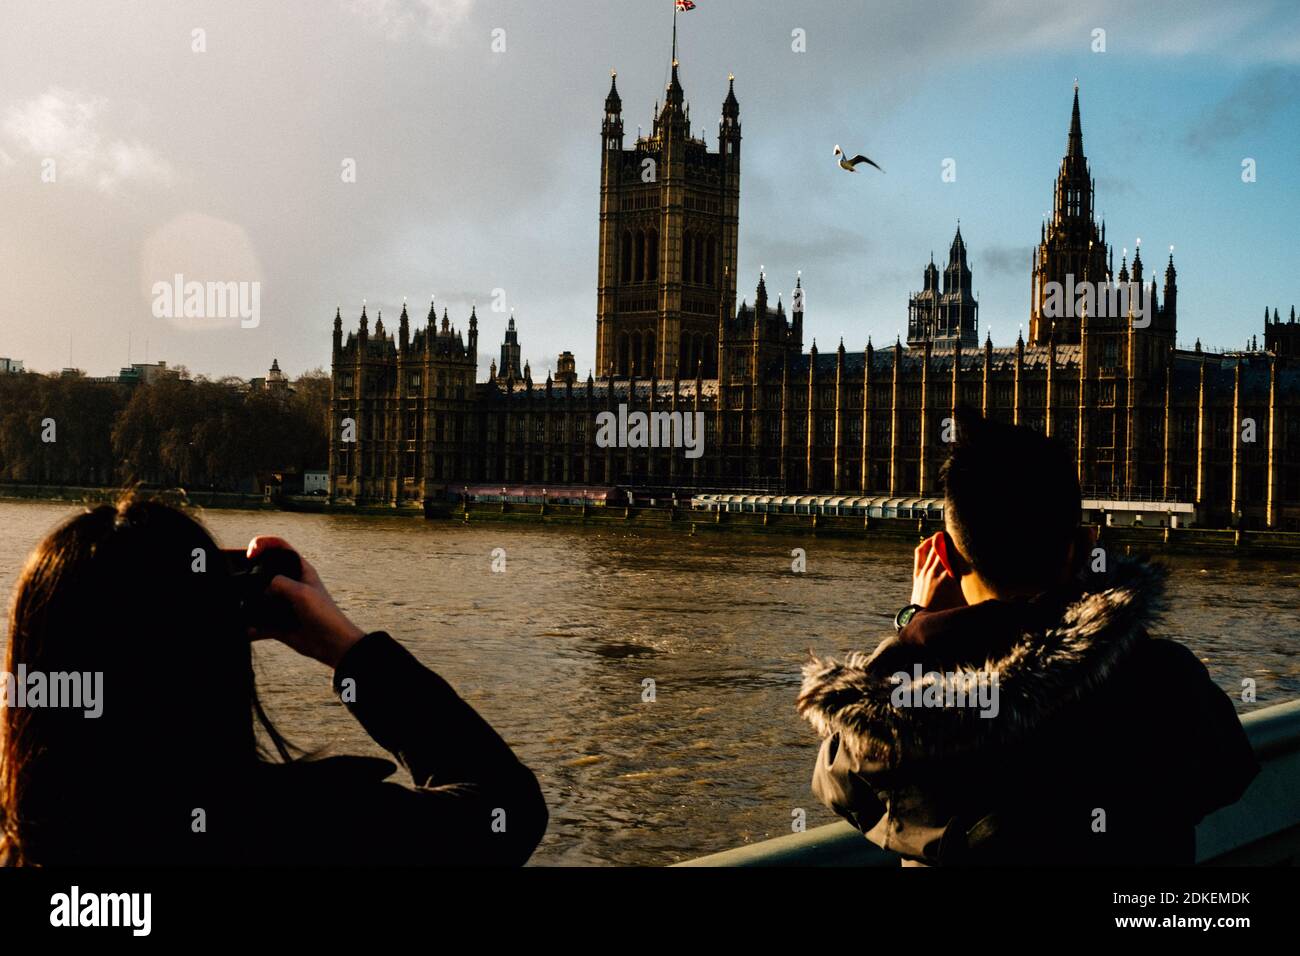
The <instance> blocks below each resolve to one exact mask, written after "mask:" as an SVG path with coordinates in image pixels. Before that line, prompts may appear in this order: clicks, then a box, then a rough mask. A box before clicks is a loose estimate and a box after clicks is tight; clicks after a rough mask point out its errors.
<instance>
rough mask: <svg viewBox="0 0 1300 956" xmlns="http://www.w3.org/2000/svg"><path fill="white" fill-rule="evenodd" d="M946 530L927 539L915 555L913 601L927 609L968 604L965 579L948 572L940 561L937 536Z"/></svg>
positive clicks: (913, 560) (935, 609)
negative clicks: (962, 579) (962, 581)
mask: <svg viewBox="0 0 1300 956" xmlns="http://www.w3.org/2000/svg"><path fill="white" fill-rule="evenodd" d="M940 534H943V532H942V531H940V532H938V533H937V534H933V535H931V536H930V537H928V538H926V539H925V540H924V541H922V542H921V543H920V544H919V545H917V547H916V551H915V553H914V554H913V557H912V602H911V603H913V604H915V605H917V606H918V607H923V608H925V609H926V610H927V611H942V610H946V609H947V608H954V607H961V606H962V605H963V604H965V603H966V599H965V597H964V596H963V595H962V591H961V582H960V581H958V580H957V579H956V578H954V577H953V576H952V575H951V574H949V573H948V570H947V569H946V568H945V567H944V566H943V562H942V561H940V560H939V551H938V549H937V548H935V545H934V542H935V539H936V538H938V537H939V535H940Z"/></svg>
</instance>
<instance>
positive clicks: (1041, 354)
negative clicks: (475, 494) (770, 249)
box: [330, 63, 1300, 528]
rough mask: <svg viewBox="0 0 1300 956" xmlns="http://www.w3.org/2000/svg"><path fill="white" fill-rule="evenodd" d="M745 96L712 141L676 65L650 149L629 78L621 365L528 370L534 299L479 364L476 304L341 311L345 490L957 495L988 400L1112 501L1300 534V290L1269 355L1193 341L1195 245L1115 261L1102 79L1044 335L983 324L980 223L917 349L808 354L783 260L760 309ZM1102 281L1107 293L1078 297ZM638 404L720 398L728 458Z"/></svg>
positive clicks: (934, 273) (1267, 345)
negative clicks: (462, 321) (972, 256)
mask: <svg viewBox="0 0 1300 956" xmlns="http://www.w3.org/2000/svg"><path fill="white" fill-rule="evenodd" d="M739 116H740V108H739V104H738V103H737V101H736V97H735V90H734V84H733V85H732V86H731V87H729V88H728V91H727V98H726V100H725V102H724V103H723V107H722V119H721V122H720V125H719V129H718V150H717V152H710V151H709V148H708V145H707V144H706V143H705V141H704V140H703V139H699V138H696V137H695V136H693V135H692V133H691V128H690V120H689V108H688V107H687V106H686V105H685V99H684V95H683V92H682V87H681V83H680V80H679V77H678V67H677V64H676V63H674V64H673V68H672V79H671V82H670V83H669V86H668V90H667V95H666V99H665V102H664V106H663V108H662V109H661V110H658V111H657V115H656V117H655V121H654V126H653V128H652V132H651V133H650V135H648V136H645V137H639V138H638V139H637V140H636V142H635V143H634V145H633V147H632V148H631V149H625V148H624V146H623V120H622V101H621V99H620V98H619V95H618V91H617V88H616V87H615V86H614V84H612V83H611V86H610V91H609V95H608V97H607V98H606V101H605V111H604V118H603V122H602V127H601V129H602V154H601V183H600V246H599V250H598V255H599V263H600V265H599V273H598V276H599V277H598V285H597V290H596V300H597V307H596V357H597V359H596V360H597V369H596V372H597V375H599V377H598V378H594V377H593V376H592V375H591V374H590V373H589V374H588V375H587V378H586V381H585V382H579V381H578V380H577V375H576V372H575V371H574V370H572V369H571V363H570V362H568V361H566V360H565V359H564V356H563V355H562V356H561V362H560V363H559V365H558V366H557V374H556V377H555V378H551V377H550V376H547V378H546V380H545V382H534V381H533V379H532V375H531V371H530V369H529V366H528V364H527V363H526V362H525V363H524V366H523V368H522V369H520V368H519V367H518V364H519V353H520V349H519V339H518V330H517V328H516V326H515V323H514V320H513V318H512V319H511V322H510V325H509V327H508V329H507V332H506V341H505V342H504V343H503V345H502V350H501V368H500V370H498V369H497V367H496V364H495V363H493V366H492V370H491V374H490V376H489V378H488V380H487V381H486V382H478V381H476V367H477V343H478V331H477V317H476V316H475V315H474V314H473V313H472V312H471V314H470V317H469V330H470V331H469V338H468V342H466V341H465V340H464V339H463V338H462V337H461V336H460V334H458V333H457V332H456V331H455V329H454V327H450V328H449V324H448V318H447V313H446V310H444V311H443V315H442V324H441V331H439V330H438V328H437V326H436V323H435V319H436V315H435V313H434V312H433V310H432V309H431V310H430V313H429V321H428V324H427V326H426V328H424V329H416V330H412V329H411V328H410V324H409V319H408V316H407V313H406V310H405V309H403V311H402V317H401V323H400V327H399V332H398V334H397V335H396V336H392V335H389V334H386V333H385V332H384V329H383V322H382V320H380V321H379V322H377V323H376V325H375V329H374V332H373V334H372V333H371V332H370V331H369V328H368V318H367V315H366V311H365V309H364V308H363V309H362V311H361V317H360V325H359V329H358V330H357V331H356V332H349V333H348V335H347V337H346V339H345V338H344V334H343V323H342V317H341V314H339V313H337V312H336V313H335V317H334V339H333V356H332V365H333V400H332V412H333V418H334V427H333V428H332V429H331V448H330V494H331V495H332V496H333V497H334V498H336V499H343V500H350V501H354V502H383V503H387V504H391V505H394V506H400V505H418V504H419V503H420V502H421V501H423V500H426V499H433V498H438V497H441V496H444V495H446V494H448V493H449V492H452V493H454V492H455V490H457V489H459V488H460V487H462V486H463V485H464V484H467V483H493V484H496V483H499V484H518V483H529V484H542V485H546V486H556V485H566V484H573V485H577V484H588V485H601V486H614V485H627V486H634V487H642V488H651V489H675V490H676V489H680V490H687V489H696V490H708V489H721V490H745V489H765V490H772V491H781V492H790V493H801V492H824V493H828V494H837V495H840V494H842V495H884V496H890V497H899V496H913V497H918V498H928V497H932V496H935V495H936V494H938V493H939V487H938V476H939V469H940V467H941V465H942V463H943V461H944V459H945V458H946V457H947V452H948V445H947V442H948V441H950V440H951V424H952V418H953V415H954V412H955V410H956V409H957V408H959V407H968V408H972V409H975V410H977V411H980V412H981V413H983V414H984V415H986V416H988V417H990V418H993V419H997V420H1000V421H1006V422H1015V423H1019V424H1024V425H1028V426H1029V427H1032V428H1034V429H1037V430H1038V431H1041V432H1044V433H1046V434H1049V435H1052V436H1053V437H1057V438H1059V439H1061V440H1062V441H1063V442H1065V443H1066V444H1067V445H1068V447H1069V448H1070V449H1071V450H1072V451H1073V453H1074V455H1075V460H1076V461H1077V463H1078V470H1079V479H1080V482H1081V484H1082V485H1083V490H1084V495H1085V499H1087V500H1090V501H1100V502H1107V503H1114V502H1138V501H1144V500H1146V501H1151V500H1162V501H1176V502H1182V503H1190V504H1192V505H1193V506H1194V507H1195V513H1196V515H1197V521H1198V523H1202V524H1212V525H1227V524H1234V525H1239V526H1243V527H1267V528H1300V324H1297V323H1296V322H1295V318H1294V310H1293V311H1292V315H1291V319H1290V321H1282V320H1281V318H1280V317H1279V315H1278V312H1277V310H1276V309H1274V310H1273V312H1272V314H1271V315H1269V314H1268V313H1267V312H1266V316H1265V328H1264V348H1263V349H1259V348H1256V347H1253V346H1252V347H1249V348H1247V349H1245V350H1242V351H1218V352H1212V351H1210V350H1205V349H1202V348H1201V345H1200V342H1199V341H1198V342H1197V343H1196V345H1195V347H1194V348H1192V349H1187V348H1180V347H1178V345H1177V342H1176V329H1177V316H1178V288H1177V273H1176V270H1175V268H1174V262H1173V254H1172V252H1171V253H1170V255H1169V261H1168V263H1167V265H1166V267H1165V269H1164V275H1163V279H1164V283H1163V287H1162V286H1161V285H1160V283H1159V281H1158V279H1157V277H1156V276H1154V275H1151V276H1148V275H1146V274H1145V273H1144V267H1143V262H1142V255H1141V250H1140V249H1135V251H1134V252H1133V255H1132V259H1131V261H1130V259H1129V258H1128V256H1123V257H1122V259H1121V266H1120V269H1119V271H1118V272H1112V269H1111V266H1112V263H1113V254H1112V253H1111V250H1110V248H1109V246H1107V245H1106V241H1105V226H1104V224H1098V223H1097V221H1096V219H1095V218H1094V213H1093V209H1094V202H1093V182H1092V178H1091V171H1090V169H1089V166H1088V161H1087V158H1086V156H1085V154H1084V152H1083V129H1082V122H1081V120H1080V111H1079V95H1078V90H1077V88H1076V90H1075V95H1074V104H1073V112H1072V115H1071V118H1070V127H1069V134H1068V140H1067V146H1066V152H1065V156H1064V158H1063V159H1062V160H1061V164H1060V167H1059V170H1058V174H1057V177H1056V182H1055V184H1054V202H1053V212H1052V214H1051V217H1050V219H1049V221H1047V222H1045V223H1044V224H1043V225H1042V227H1041V228H1040V232H1039V240H1040V241H1039V245H1038V247H1037V249H1036V251H1035V253H1034V256H1033V260H1032V263H1031V270H1030V282H1031V289H1032V297H1031V304H1030V314H1029V320H1030V321H1029V341H1028V342H1026V341H1025V340H1024V338H1023V337H1019V338H1018V339H1017V341H1016V342H1015V343H1014V344H1013V345H1002V346H998V347H994V345H993V342H992V338H991V336H990V335H989V334H988V333H987V331H986V332H985V335H984V341H983V343H982V345H981V344H980V343H979V335H978V333H979V327H978V303H976V301H975V298H974V295H973V293H972V292H971V289H972V284H971V269H970V266H969V264H968V261H967V249H966V242H965V239H964V238H963V236H962V234H961V231H960V229H958V231H957V234H956V235H955V237H954V238H953V242H952V244H951V246H950V248H949V255H948V263H947V267H946V268H945V270H944V273H943V279H942V283H941V282H940V277H939V271H938V267H937V266H936V265H935V264H934V263H933V262H932V263H931V264H930V266H929V267H928V268H927V269H926V274H925V279H924V289H923V290H922V291H921V292H920V293H913V294H912V295H911V296H910V297H909V300H908V336H907V347H904V345H903V343H902V341H896V342H894V343H892V344H889V345H886V346H884V347H882V348H879V349H877V348H875V347H874V345H873V344H872V343H871V342H870V341H868V342H867V343H865V348H863V349H861V350H855V351H852V352H850V351H848V350H846V349H845V347H844V344H843V342H842V341H841V343H840V345H839V347H838V348H837V349H835V350H833V351H829V350H828V351H826V352H821V351H819V350H818V348H817V344H816V342H814V343H812V345H811V347H810V348H809V349H808V350H807V351H805V350H804V345H803V330H804V306H805V303H804V296H803V288H802V281H800V280H796V283H795V288H794V292H793V295H792V298H791V305H790V311H789V314H788V315H787V313H786V309H785V306H784V305H783V303H782V302H781V300H780V297H779V296H778V298H777V301H776V303H775V305H773V304H772V303H771V302H770V301H769V298H768V289H767V281H766V276H764V275H760V276H759V278H758V285H757V289H756V294H755V298H754V302H753V304H752V305H750V304H747V303H744V302H742V303H741V304H740V305H739V307H737V306H736V296H735V288H736V263H737V242H736V237H737V232H736V222H737V219H736V214H737V209H738V202H739V172H740V120H739ZM651 172H652V173H653V175H649V173H651ZM1084 286H1088V287H1090V288H1091V289H1092V290H1093V292H1095V296H1094V297H1093V298H1092V299H1086V298H1085V299H1079V300H1078V302H1080V303H1082V304H1083V305H1082V307H1081V308H1066V309H1064V310H1063V309H1062V308H1061V306H1062V304H1063V303H1064V304H1065V305H1067V306H1074V305H1075V304H1076V300H1075V299H1074V291H1075V289H1076V288H1082V287H1084ZM1116 304H1121V305H1123V306H1124V308H1122V309H1119V310H1117V309H1116ZM1139 304H1140V307H1139ZM1007 321H1008V322H1009V323H1011V326H1012V327H1013V326H1014V325H1015V324H1016V321H1017V320H1016V319H1013V318H1008V319H1007ZM620 409H634V410H636V411H642V412H648V413H655V412H659V413H662V412H669V413H690V414H692V415H693V414H694V413H699V414H700V415H701V416H702V420H703V433H704V435H703V453H702V454H701V455H700V456H699V457H687V456H686V454H684V451H683V448H681V447H666V445H667V444H670V443H660V442H655V443H653V444H651V443H649V442H642V443H633V442H632V441H630V440H627V441H623V442H621V443H614V444H613V445H609V446H607V445H606V444H599V445H598V444H597V441H596V436H597V423H596V416H597V415H598V414H601V413H614V414H621V412H620ZM679 417H680V416H679ZM348 423H350V424H348ZM344 435H349V436H352V438H353V439H354V440H347V441H345V440H343V436H344ZM1015 466H1016V463H1015V462H1007V468H1008V469H1009V470H1013V469H1014V468H1015ZM1123 510H1124V509H1121V508H1119V507H1118V506H1112V507H1110V508H1109V512H1110V513H1114V512H1116V511H1123ZM1162 510H1163V511H1168V509H1148V511H1150V512H1151V513H1152V514H1156V513H1160V512H1161V511H1162ZM1136 513H1142V512H1140V511H1139V512H1135V513H1134V514H1136ZM1128 515H1129V513H1128V512H1125V514H1124V516H1123V517H1121V518H1120V520H1121V521H1122V520H1127V519H1128ZM1033 517H1034V516H1033V515H1023V516H1017V515H1011V516H1009V519H1010V520H1033ZM1108 520H1113V519H1108Z"/></svg>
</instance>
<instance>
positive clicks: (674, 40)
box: [673, 0, 677, 63]
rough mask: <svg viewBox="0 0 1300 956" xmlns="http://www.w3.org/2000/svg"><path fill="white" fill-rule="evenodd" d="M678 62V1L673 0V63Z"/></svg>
mask: <svg viewBox="0 0 1300 956" xmlns="http://www.w3.org/2000/svg"><path fill="white" fill-rule="evenodd" d="M676 62H677V0H673V63H676Z"/></svg>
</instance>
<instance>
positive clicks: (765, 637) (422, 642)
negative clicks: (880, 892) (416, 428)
mask: <svg viewBox="0 0 1300 956" xmlns="http://www.w3.org/2000/svg"><path fill="white" fill-rule="evenodd" d="M74 511H75V508H74V507H73V506H70V505H66V504H50V503H19V502H5V503H2V504H0V590H2V591H3V593H4V595H5V601H6V612H7V609H8V602H9V600H10V596H11V593H12V586H13V581H14V579H15V577H16V575H17V573H18V570H19V568H20V567H21V565H22V561H23V559H24V557H25V555H26V554H27V552H28V551H30V550H31V548H32V547H33V545H35V544H36V542H37V541H38V540H39V539H40V538H41V537H42V536H43V535H44V534H45V533H46V532H47V531H49V530H50V529H51V528H52V527H53V526H54V525H55V524H57V523H58V522H59V521H60V520H61V519H62V518H63V517H65V516H68V515H70V514H72V513H73V512H74ZM203 519H204V521H205V522H206V523H207V525H208V526H209V528H210V529H211V530H212V531H213V533H214V535H215V537H216V538H217V540H218V541H219V542H220V544H221V545H222V546H224V547H239V546H242V545H244V544H246V543H247V541H248V539H249V538H251V537H252V536H253V535H255V534H278V535H281V536H282V537H285V538H287V539H288V540H289V541H290V542H291V543H292V544H293V545H295V547H297V548H298V549H299V550H300V551H301V552H302V553H303V554H304V555H305V556H306V557H307V558H308V559H309V560H310V561H311V562H312V563H313V564H315V566H316V568H317V569H318V570H319V571H320V574H321V577H322V578H323V579H324V581H325V584H326V586H327V587H328V588H329V589H330V591H331V593H332V594H333V595H334V597H335V599H336V600H337V601H338V603H339V604H340V606H341V607H342V608H343V609H344V610H345V611H346V612H347V613H348V614H349V616H351V617H352V619H353V620H354V621H356V623H357V624H358V625H359V626H360V627H362V628H364V629H367V630H378V629H383V630H387V631H389V632H390V633H391V634H392V635H393V636H394V637H396V638H397V639H398V640H399V641H401V642H402V643H403V644H405V645H406V646H407V647H408V648H409V649H410V650H411V651H412V652H413V653H414V654H415V655H416V656H417V657H419V658H420V660H421V661H423V662H424V663H425V664H427V665H428V666H429V667H431V668H433V669H434V670H436V671H438V672H439V673H440V674H442V675H443V676H444V677H445V678H446V679H447V680H448V681H450V682H451V684H452V685H453V686H454V687H455V688H456V689H457V690H458V691H459V692H460V693H461V694H462V695H463V696H464V697H465V698H466V699H467V700H469V701H471V702H472V703H473V705H474V706H475V707H476V708H477V709H478V710H479V712H480V713H482V714H483V716H484V717H485V718H486V719H487V720H488V721H490V722H491V723H492V725H493V726H494V727H496V729H497V730H498V731H499V732H500V733H501V734H502V736H503V737H505V738H506V740H508V741H509V742H510V744H511V745H512V746H513V747H514V748H515V751H516V753H517V754H518V755H519V757H520V759H522V760H523V761H524V763H526V764H527V765H528V766H529V767H530V768H532V769H533V770H534V771H535V772H536V774H537V776H538V778H539V780H540V781H541V783H542V787H543V789H544V790H545V792H546V799H547V803H548V805H549V807H550V810H551V823H550V829H549V831H548V833H547V835H546V838H545V840H544V841H543V843H542V845H541V846H540V847H539V848H538V850H537V852H536V854H534V856H533V863H534V864H543V865H545V864H550V865H571V864H619V865H627V864H639V865H659V864H667V863H674V862H677V861H680V860H684V859H688V858H690V857H694V856H699V855H701V854H705V853H711V852H715V851H718V850H724V849H728V848H730V847H733V846H736V845H738V844H741V843H746V842H752V841H756V840H763V839H767V838H769V837H775V836H781V835H784V834H787V833H789V832H791V821H792V819H793V817H794V815H795V814H796V813H797V811H798V810H800V809H802V810H804V811H806V814H807V825H808V826H809V827H812V826H816V825H818V824H821V823H828V822H831V821H832V820H833V819H834V817H833V815H832V814H830V813H829V811H826V810H824V809H823V808H822V807H821V806H820V805H819V804H818V803H817V802H816V800H815V799H814V798H813V797H812V795H811V793H810V792H809V779H810V776H811V772H812V761H813V758H814V756H815V753H816V739H815V736H814V734H813V732H812V731H811V730H810V729H809V728H808V727H807V725H805V724H804V723H803V722H802V721H801V720H799V719H798V717H797V716H796V714H795V711H794V697H795V693H796V691H797V689H798V685H799V668H800V665H801V664H802V662H803V661H804V660H805V659H806V658H807V655H808V651H809V649H810V648H811V649H813V650H815V651H817V652H818V653H819V654H823V655H825V654H834V655H841V654H843V653H844V652H846V651H849V650H853V649H862V648H867V649H869V648H871V647H874V646H875V644H876V643H877V642H878V641H879V640H880V638H882V637H884V636H885V635H886V634H888V633H889V632H890V631H891V630H892V628H891V624H890V621H891V619H892V617H893V614H894V612H895V611H896V610H897V609H898V608H899V607H900V606H901V605H903V604H905V603H906V602H907V599H908V595H909V593H910V573H911V548H910V546H907V545H904V544H901V543H898V542H890V541H878V542H871V541H867V542H863V541H856V540H843V539H825V538H816V537H813V536H812V535H811V534H810V535H809V536H807V537H806V538H801V537H799V536H797V535H784V534H783V535H746V534H742V533H735V534H705V535H699V536H695V537H690V536H687V535H685V534H683V533H680V532H668V531H664V532H656V531H643V530H623V529H610V528H607V527H601V528H565V527H553V526H543V525H523V524H509V525H506V524H490V523H485V524H478V525H469V526H464V525H460V524H454V523H450V522H437V521H423V520H420V519H413V518H397V517H392V518H389V517H369V516H365V517H361V516H356V517H352V516H334V515H305V514H289V513H279V512H243V511H208V512H205V513H204V515H203ZM794 548H803V549H804V550H805V551H806V554H807V559H806V560H807V569H806V571H805V572H804V573H794V572H793V571H792V567H791V565H792V557H791V550H792V549H794ZM497 549H500V550H499V551H498V550H497ZM1167 561H1168V563H1169V564H1170V565H1171V566H1172V567H1173V569H1174V573H1173V575H1172V578H1171V593H1170V598H1171V601H1170V604H1171V609H1170V611H1169V613H1168V615H1167V616H1166V619H1165V621H1164V622H1163V623H1162V624H1161V625H1160V626H1159V627H1158V628H1155V629H1153V632H1154V633H1156V634H1158V635H1163V636H1170V637H1176V638H1178V639H1179V640H1182V641H1183V642H1184V643H1186V644H1187V645H1188V646H1190V647H1191V648H1192V649H1193V650H1194V651H1195V652H1196V654H1197V656H1198V657H1200V658H1201V660H1203V661H1204V662H1205V663H1206V665H1207V666H1208V667H1209V669H1210V672H1211V674H1212V675H1213V676H1214V678H1215V680H1217V681H1218V682H1219V684H1220V686H1222V687H1223V688H1224V689H1225V690H1227V691H1228V692H1229V693H1230V694H1231V695H1232V696H1233V698H1234V700H1236V701H1237V707H1238V710H1239V711H1242V712H1244V711H1247V710H1250V709H1252V708H1254V707H1256V706H1264V705H1267V704H1272V703H1278V702H1280V701H1283V700H1289V699H1293V698H1295V697H1300V658H1298V657H1297V653H1296V650H1297V642H1298V641H1300V590H1297V588H1300V568H1297V567H1296V566H1295V565H1294V564H1288V563H1285V562H1274V561H1267V560H1262V559H1235V558H1229V557H1217V556H1216V557H1203V558H1188V557H1170V558H1168V559H1167ZM494 563H495V564H496V566H497V567H498V568H501V567H504V570H499V571H494V570H493V565H494ZM104 613H105V614H106V615H108V614H120V615H126V616H128V617H129V616H132V615H136V614H144V613H148V609H147V608H144V607H133V606H132V605H131V602H130V598H129V597H126V598H124V599H123V602H122V604H121V605H120V606H118V607H114V608H105V610H104ZM177 627H178V633H183V628H184V624H183V622H178V624H177ZM6 629H7V623H6ZM256 661H257V669H258V684H259V688H260V692H261V694H262V699H263V701H264V702H265V703H266V705H267V708H268V710H269V711H270V713H271V715H272V717H273V719H274V720H275V721H276V723H277V725H278V726H279V728H280V730H281V731H282V732H284V733H285V735H286V736H287V737H288V738H289V739H290V740H291V741H292V742H293V743H295V744H296V745H298V746H299V747H301V748H303V749H305V750H307V751H309V752H319V753H367V754H379V753H382V751H380V750H379V748H378V747H377V746H376V745H375V744H373V743H372V742H371V741H370V740H369V738H368V737H367V736H366V735H365V733H364V732H363V731H362V730H361V728H360V726H359V725H358V724H356V722H355V721H354V720H353V719H352V717H351V716H350V715H349V714H348V713H347V711H346V710H344V708H343V707H342V705H341V704H339V703H338V702H337V700H336V699H335V698H334V696H333V694H332V693H331V690H330V680H329V678H330V675H329V673H328V672H327V671H326V669H325V668H324V667H322V666H321V665H319V664H317V663H315V662H313V661H309V660H306V659H305V658H301V657H298V656H297V655H296V654H294V653H293V652H292V651H289V650H288V649H287V648H284V647H282V646H279V645H272V644H269V643H262V644H259V645H258V647H257V654H256ZM1247 678H1250V679H1253V680H1254V681H1255V682H1256V686H1257V702H1256V703H1252V704H1243V703H1242V702H1241V687H1242V681H1243V680H1245V679H1247ZM647 681H653V690H654V693H653V700H647V699H646V698H647V697H648V696H649V694H648V693H647V690H646V688H647V686H648V685H647V683H646V682H647ZM399 774H401V775H402V777H403V778H405V772H404V771H400V770H399ZM403 782H409V778H406V779H404V780H403Z"/></svg>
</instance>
